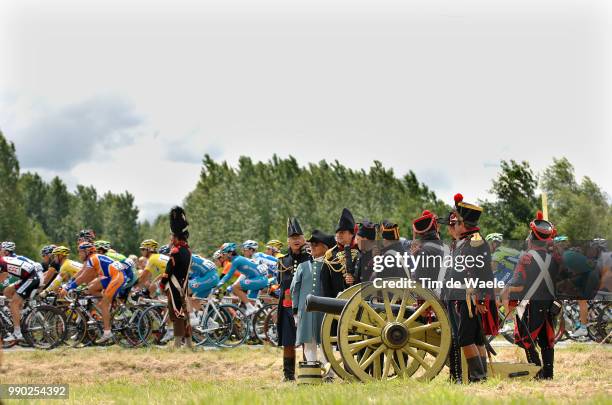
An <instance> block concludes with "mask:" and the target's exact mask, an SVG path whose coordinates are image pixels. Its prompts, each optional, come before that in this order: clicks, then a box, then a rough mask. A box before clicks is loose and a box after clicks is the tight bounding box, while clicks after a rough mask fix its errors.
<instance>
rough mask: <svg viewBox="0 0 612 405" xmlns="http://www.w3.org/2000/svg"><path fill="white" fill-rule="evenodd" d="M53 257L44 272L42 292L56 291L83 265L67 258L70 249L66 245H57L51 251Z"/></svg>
mask: <svg viewBox="0 0 612 405" xmlns="http://www.w3.org/2000/svg"><path fill="white" fill-rule="evenodd" d="M52 255H53V259H52V262H51V263H52V264H51V265H50V266H49V270H47V272H46V273H45V281H44V284H45V285H47V287H46V288H45V290H44V291H43V293H48V292H52V291H58V290H59V288H60V287H61V286H62V284H64V283H66V282H68V281H69V280H70V279H71V278H73V277H75V276H76V275H77V273H78V272H79V271H81V268H82V267H83V265H82V264H81V263H79V262H76V261H74V260H70V259H68V256H69V255H70V249H68V248H67V247H66V246H58V247H56V248H55V249H53V251H52Z"/></svg>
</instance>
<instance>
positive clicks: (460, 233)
mask: <svg viewBox="0 0 612 405" xmlns="http://www.w3.org/2000/svg"><path fill="white" fill-rule="evenodd" d="M454 212H455V216H456V220H457V222H456V224H455V232H456V235H457V238H458V240H457V242H456V245H455V247H454V249H453V252H452V258H453V268H452V271H450V272H449V274H450V280H451V281H452V282H459V283H460V285H459V286H457V287H453V288H450V289H449V291H448V292H447V294H448V298H450V300H451V301H452V305H451V309H452V311H451V314H449V315H451V316H454V317H455V322H456V325H457V329H458V331H457V336H456V339H457V342H456V344H457V345H458V346H459V347H461V350H462V352H463V356H464V357H465V359H466V361H467V365H468V379H469V382H478V381H483V380H485V379H486V378H487V352H486V348H485V335H496V334H497V332H498V319H497V309H496V306H495V295H494V291H493V288H481V287H480V286H478V285H473V284H472V285H470V283H475V282H476V283H478V282H490V281H493V272H492V271H491V252H490V250H489V245H488V244H487V243H485V241H484V240H483V238H482V237H481V235H480V233H479V231H480V228H478V220H479V219H480V215H481V214H482V208H480V207H478V206H476V205H473V204H469V203H466V202H464V201H463V196H462V195H461V194H456V195H455V211H454ZM445 294H446V293H445Z"/></svg>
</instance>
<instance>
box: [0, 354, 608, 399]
mask: <svg viewBox="0 0 612 405" xmlns="http://www.w3.org/2000/svg"><path fill="white" fill-rule="evenodd" d="M499 352H500V353H499V355H498V358H499V359H503V360H513V361H516V360H518V359H520V358H521V356H522V353H520V352H519V351H518V349H515V348H500V349H499ZM556 354H557V356H556V359H557V366H556V369H555V380H554V381H547V382H536V381H524V382H517V381H512V382H510V381H499V380H489V381H487V382H486V383H483V384H475V385H470V386H455V385H450V384H448V383H447V382H446V378H447V376H448V374H447V372H446V370H444V371H443V372H442V374H440V376H439V377H438V378H436V379H435V380H434V381H432V382H430V383H418V382H415V381H411V380H403V381H392V382H384V383H382V382H381V383H371V384H361V383H342V382H339V381H338V382H335V383H331V384H323V385H320V386H297V385H295V384H292V383H280V382H279V380H280V369H281V354H280V352H279V351H278V350H277V349H274V348H269V347H264V348H249V347H243V348H238V349H234V350H210V351H198V352H195V353H194V352H187V351H177V352H172V353H170V352H169V351H168V350H166V349H158V348H152V349H135V350H127V349H121V348H108V349H99V348H89V349H80V350H76V349H65V350H61V349H60V350H54V351H51V352H45V351H13V352H6V353H4V356H3V365H2V372H1V373H0V382H1V383H30V384H34V383H67V384H70V402H71V403H78V404H82V403H96V404H100V403H108V404H111V403H118V404H121V403H149V404H153V403H164V404H165V403H203V404H204V403H205V404H210V403H212V404H215V403H225V404H262V403H275V404H283V405H286V404H306V403H315V404H349V403H350V404H371V403H380V404H412V403H414V404H474V403H491V402H495V403H500V404H506V403H508V404H530V405H533V404H535V403H550V404H558V403H577V404H578V403H579V404H586V403H597V404H611V403H612V348H609V347H604V346H599V345H597V346H595V345H572V346H571V347H566V348H562V349H558V350H557V352H556ZM11 403H14V401H12V402H11ZM53 403H57V401H54V402H53Z"/></svg>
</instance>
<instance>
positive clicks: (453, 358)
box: [448, 340, 462, 384]
mask: <svg viewBox="0 0 612 405" xmlns="http://www.w3.org/2000/svg"><path fill="white" fill-rule="evenodd" d="M448 362H449V371H450V373H449V374H450V382H451V383H455V384H461V380H462V376H461V349H460V348H459V346H457V344H456V343H455V341H454V340H453V343H452V345H451V349H450V352H449V357H448Z"/></svg>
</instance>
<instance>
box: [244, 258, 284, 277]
mask: <svg viewBox="0 0 612 405" xmlns="http://www.w3.org/2000/svg"><path fill="white" fill-rule="evenodd" d="M250 260H251V261H252V262H253V263H255V264H257V269H258V270H259V272H260V273H261V274H263V275H265V276H268V275H276V272H277V268H278V259H277V258H276V257H274V256H270V255H267V254H265V253H262V252H255V254H254V255H253V257H252V258H251V259H250Z"/></svg>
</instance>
